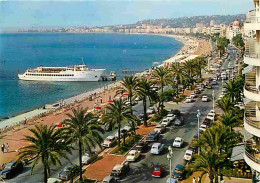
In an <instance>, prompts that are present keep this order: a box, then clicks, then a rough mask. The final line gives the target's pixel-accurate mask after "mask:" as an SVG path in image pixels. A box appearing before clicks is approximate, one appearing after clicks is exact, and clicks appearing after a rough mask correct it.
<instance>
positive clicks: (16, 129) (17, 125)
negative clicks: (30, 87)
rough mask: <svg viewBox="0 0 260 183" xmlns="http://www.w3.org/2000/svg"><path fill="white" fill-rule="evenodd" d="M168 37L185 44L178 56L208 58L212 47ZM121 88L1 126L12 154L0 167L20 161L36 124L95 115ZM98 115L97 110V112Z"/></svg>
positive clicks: (6, 155) (106, 89) (108, 87)
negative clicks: (77, 113)
mask: <svg viewBox="0 0 260 183" xmlns="http://www.w3.org/2000/svg"><path fill="white" fill-rule="evenodd" d="M161 36H167V37H173V38H175V39H176V40H178V41H180V42H183V44H184V46H183V47H182V49H181V50H180V51H179V52H178V53H177V54H176V55H175V57H176V56H178V55H183V54H189V55H191V54H197V55H206V54H207V53H208V52H210V50H209V49H210V47H209V46H208V45H209V44H207V41H205V40H204V41H203V40H196V39H194V38H191V37H184V36H174V35H161ZM119 85H120V81H117V82H114V83H112V84H109V85H105V86H103V87H100V88H97V89H95V90H93V91H88V92H85V93H82V94H80V95H77V96H74V97H71V98H68V99H64V100H63V105H62V107H60V108H57V109H52V110H46V109H45V110H41V109H36V110H34V111H30V112H27V113H24V114H21V115H18V116H16V117H13V118H10V119H8V120H4V121H1V122H0V129H1V131H2V137H3V138H2V139H0V143H1V144H3V143H5V144H6V143H8V144H9V146H10V151H9V152H8V153H3V154H2V153H1V154H0V165H2V164H3V163H7V162H9V161H11V160H13V159H15V158H16V157H17V154H18V149H19V148H21V147H23V146H25V145H27V144H26V142H25V141H24V140H22V139H23V138H24V136H25V135H29V134H30V131H29V129H30V128H33V127H34V126H35V125H36V124H39V123H41V124H46V125H52V124H53V125H57V124H59V123H60V122H62V121H63V120H64V119H66V113H72V109H73V108H76V107H82V108H86V107H87V108H88V109H89V111H94V110H95V109H94V108H95V107H96V106H100V107H101V108H103V107H104V106H105V105H106V104H107V102H108V101H109V100H113V99H114V95H115V93H116V90H117V87H118V86H119ZM90 98H92V100H90ZM95 112H98V110H95Z"/></svg>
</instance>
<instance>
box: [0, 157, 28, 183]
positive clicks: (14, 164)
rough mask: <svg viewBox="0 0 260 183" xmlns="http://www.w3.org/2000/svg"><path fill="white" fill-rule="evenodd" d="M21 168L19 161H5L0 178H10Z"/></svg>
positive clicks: (21, 164)
mask: <svg viewBox="0 0 260 183" xmlns="http://www.w3.org/2000/svg"><path fill="white" fill-rule="evenodd" d="M22 170H23V163H22V162H21V161H11V162H10V163H7V164H6V165H5V166H4V168H3V170H2V171H1V172H0V178H3V179H10V178H12V177H13V176H15V175H16V174H17V173H19V172H21V171H22Z"/></svg>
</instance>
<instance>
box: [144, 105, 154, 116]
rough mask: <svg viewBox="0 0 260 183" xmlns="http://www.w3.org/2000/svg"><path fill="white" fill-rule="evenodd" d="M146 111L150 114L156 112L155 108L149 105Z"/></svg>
mask: <svg viewBox="0 0 260 183" xmlns="http://www.w3.org/2000/svg"><path fill="white" fill-rule="evenodd" d="M146 112H147V114H148V115H150V114H154V113H155V110H154V108H153V107H149V108H148V109H147V111H146Z"/></svg>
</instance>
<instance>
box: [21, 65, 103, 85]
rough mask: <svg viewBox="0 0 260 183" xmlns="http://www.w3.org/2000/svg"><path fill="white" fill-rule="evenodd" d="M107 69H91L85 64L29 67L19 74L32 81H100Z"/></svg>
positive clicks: (23, 78)
mask: <svg viewBox="0 0 260 183" xmlns="http://www.w3.org/2000/svg"><path fill="white" fill-rule="evenodd" d="M104 71H105V69H89V68H88V67H87V66H86V65H85V64H82V65H74V66H72V67H43V66H39V67H37V68H34V69H27V70H26V71H25V73H23V74H18V77H19V79H21V80H31V81H98V80H99V79H100V76H101V74H102V73H103V72H104Z"/></svg>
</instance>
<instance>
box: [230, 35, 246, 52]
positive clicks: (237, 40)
mask: <svg viewBox="0 0 260 183" xmlns="http://www.w3.org/2000/svg"><path fill="white" fill-rule="evenodd" d="M232 42H233V43H234V44H235V45H236V46H237V47H239V48H241V49H243V48H244V46H245V43H244V41H243V38H242V34H238V35H236V36H235V37H233V39H232Z"/></svg>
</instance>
